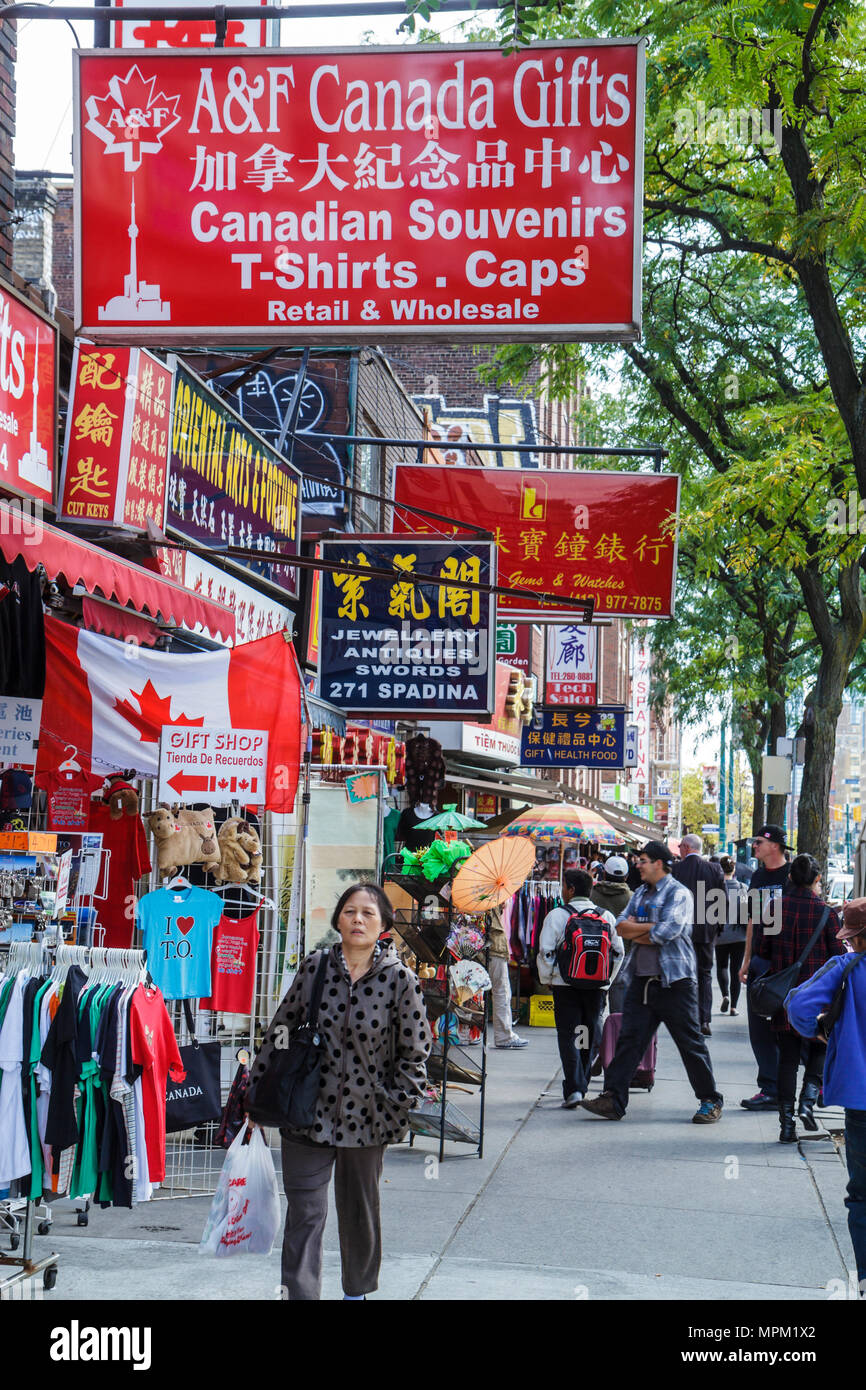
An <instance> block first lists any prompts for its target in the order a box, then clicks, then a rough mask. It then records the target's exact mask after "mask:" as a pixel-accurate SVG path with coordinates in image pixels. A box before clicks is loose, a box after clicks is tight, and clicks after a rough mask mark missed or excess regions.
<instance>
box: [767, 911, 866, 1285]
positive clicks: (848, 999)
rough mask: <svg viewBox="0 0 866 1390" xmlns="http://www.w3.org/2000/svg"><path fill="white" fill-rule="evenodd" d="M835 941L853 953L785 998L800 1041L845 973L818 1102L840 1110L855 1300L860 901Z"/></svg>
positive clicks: (861, 1147) (863, 1220) (865, 1099)
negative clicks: (852, 1250) (842, 1116)
mask: <svg viewBox="0 0 866 1390" xmlns="http://www.w3.org/2000/svg"><path fill="white" fill-rule="evenodd" d="M842 921H843V925H842V930H841V931H840V932H839V938H840V940H841V941H842V942H843V943H845V944H846V945H847V946H849V947H850V948H851V950H852V951H853V952H854V953H855V960H856V964H855V963H854V961H852V958H851V954H850V953H847V952H846V954H844V955H842V956H833V958H832V959H831V960H828V961H827V963H826V965H824V966H822V967H821V969H820V970H817V971H816V972H815V974H814V975H812V976H811V978H810V979H808V980H806V981H805V982H804V983H803V984H801V985H798V986H797V988H796V989H792V990H791V993H790V994H789V995H788V997H787V999H786V1000H785V1008H786V1009H787V1010H788V1017H789V1019H790V1020H791V1023H792V1024H793V1025H794V1027H795V1028H796V1029H797V1032H798V1033H802V1035H803V1037H804V1038H811V1039H815V1038H816V1037H817V1036H818V1034H819V1032H820V1030H821V1021H822V1019H821V1016H822V1014H826V1013H827V1010H828V1009H829V1008H830V1005H831V1004H832V1002H833V1000H834V999H835V998H836V995H837V992H838V990H839V987H840V985H841V983H842V978H843V975H847V979H846V985H845V989H844V992H843V993H842V996H841V1009H840V1012H839V1017H838V1020H837V1021H836V1023H835V1026H833V1027H832V1029H831V1031H830V1035H829V1042H828V1043H827V1059H826V1062H825V1064H824V1104H825V1105H841V1106H843V1107H844V1109H845V1158H846V1161H847V1164H848V1195H847V1197H846V1199H845V1206H846V1207H847V1208H848V1231H849V1233H850V1236H851V1244H852V1245H853V1247H854V1258H855V1260H856V1262H857V1278H858V1280H859V1281H860V1297H861V1298H862V1297H863V1296H864V1294H866V970H864V968H863V965H862V963H861V962H862V956H863V953H864V952H866V898H853V899H852V900H851V902H848V903H846V904H845V906H844V908H843V909H842Z"/></svg>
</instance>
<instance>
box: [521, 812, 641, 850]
mask: <svg viewBox="0 0 866 1390" xmlns="http://www.w3.org/2000/svg"><path fill="white" fill-rule="evenodd" d="M503 834H504V835H524V836H526V835H528V836H530V837H531V838H532V839H533V840H534V841H535V843H536V844H537V845H554V844H560V843H562V841H564V840H566V841H567V840H571V841H573V842H575V843H576V842H579V841H581V840H586V841H593V842H595V843H597V844H601V845H616V844H619V843H620V842H621V841H622V838H623V837H622V833H621V832H620V831H619V830H615V829H614V827H613V826H612V825H611V824H610V823H609V822H608V821H606V820H605V819H604V817H603V816H600V815H598V813H597V812H596V811H588V810H587V809H586V807H585V806H574V805H571V804H570V803H567V802H557V803H555V804H548V805H546V806H534V807H532V808H531V809H530V810H528V811H521V813H520V815H519V816H517V817H516V818H515V819H514V820H513V821H512V822H511V824H510V825H508V826H506V828H505V830H504V831H503Z"/></svg>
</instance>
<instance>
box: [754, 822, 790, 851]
mask: <svg viewBox="0 0 866 1390" xmlns="http://www.w3.org/2000/svg"><path fill="white" fill-rule="evenodd" d="M755 840H772V842H773V844H774V845H778V846H779V849H787V848H788V846H787V845H786V844H785V832H784V830H783V829H782V827H781V825H762V826H761V828H760V830H759V831H758V833H757V835H753V836H752V843H753V844H754V842H755Z"/></svg>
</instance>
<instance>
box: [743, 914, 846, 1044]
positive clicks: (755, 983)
mask: <svg viewBox="0 0 866 1390" xmlns="http://www.w3.org/2000/svg"><path fill="white" fill-rule="evenodd" d="M829 916H830V909H829V907H825V908H824V911H823V912H822V913H821V920H820V922H819V923H818V925H817V927H816V928H815V930H814V931H813V933H812V935H811V937H810V938H809V941H808V944H807V945H806V949H805V950H804V951H803V952H802V954H801V955H800V958H799V960H795V961H794V964H793V965H786V966H785V969H784V970H778V971H776V973H775V974H773V975H762V976H761V977H760V978H759V979H757V980H752V981H751V983H750V985H749V1004H750V1005H751V1007H752V1011H753V1013H756V1014H759V1015H760V1017H761V1018H773V1016H774V1015H775V1014H777V1013H778V1012H779V1010H780V1009H781V1008H782V1006H783V1004H784V1003H785V1000H786V999H787V997H788V994H789V993H790V991H791V990H792V989H793V988H794V986H795V985H796V983H797V981H798V980H799V978H800V971H801V970H802V969H803V964H804V962H805V960H806V957H807V956H808V955H809V952H810V951H811V950H812V949H813V948H814V946H815V945H816V943H817V940H818V937H819V936H820V935H821V933H822V931H823V930H824V926H825V924H826V921H827V918H828V917H829Z"/></svg>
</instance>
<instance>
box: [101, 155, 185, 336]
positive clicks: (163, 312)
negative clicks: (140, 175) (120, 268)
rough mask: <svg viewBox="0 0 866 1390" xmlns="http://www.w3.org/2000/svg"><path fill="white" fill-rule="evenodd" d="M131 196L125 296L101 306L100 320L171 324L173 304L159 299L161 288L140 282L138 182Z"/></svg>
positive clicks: (133, 179)
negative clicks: (141, 320)
mask: <svg viewBox="0 0 866 1390" xmlns="http://www.w3.org/2000/svg"><path fill="white" fill-rule="evenodd" d="M130 184H131V188H132V195H131V200H130V205H129V273H128V274H127V275H125V276H124V277H123V294H116V295H115V296H114V298H113V299H109V301H108V303H107V304H101V305H100V306H99V317H100V319H102V320H111V319H148V320H156V321H160V322H163V323H165V322H168V320H169V319H170V318H171V304H170V303H169V302H168V300H164V299H160V297H159V285H148V283H147V282H146V281H145V280H139V278H138V255H137V252H136V249H135V243H136V240H137V238H138V227H137V226H136V222H135V178H134V177H133V178H132V179H131V180H130Z"/></svg>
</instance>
